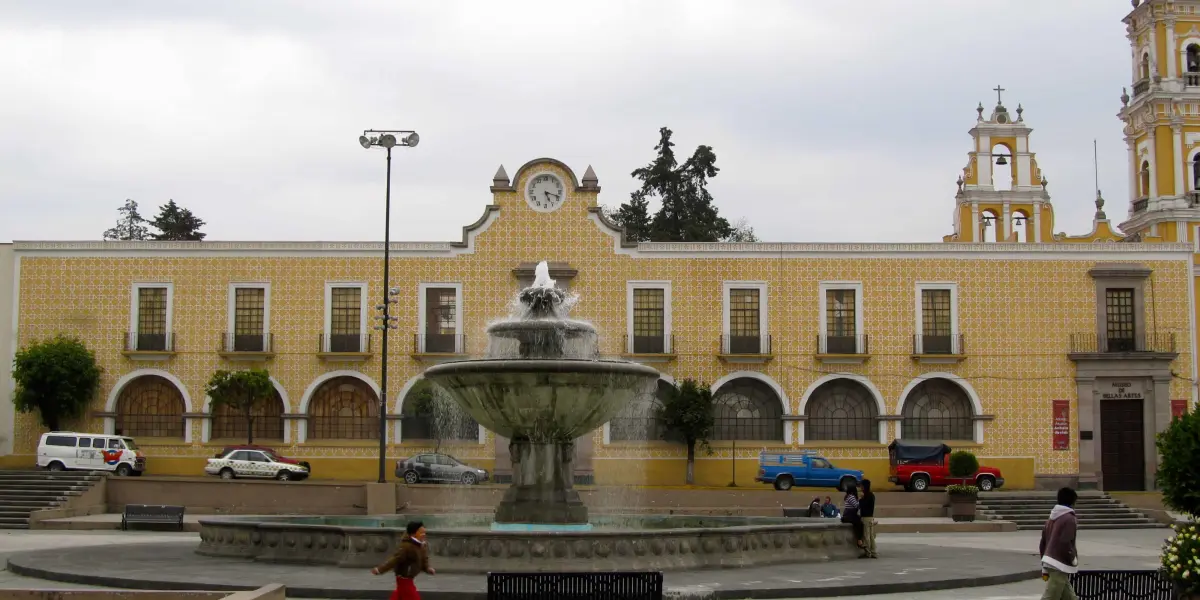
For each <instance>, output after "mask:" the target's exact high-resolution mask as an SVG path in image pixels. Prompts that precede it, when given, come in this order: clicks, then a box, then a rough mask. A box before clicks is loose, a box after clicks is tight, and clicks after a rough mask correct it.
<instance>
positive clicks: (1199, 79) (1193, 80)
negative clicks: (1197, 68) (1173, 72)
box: [1183, 73, 1200, 87]
mask: <svg viewBox="0 0 1200 600" xmlns="http://www.w3.org/2000/svg"><path fill="white" fill-rule="evenodd" d="M1183 80H1184V84H1185V85H1187V86H1188V87H1192V86H1200V73H1184V74H1183Z"/></svg>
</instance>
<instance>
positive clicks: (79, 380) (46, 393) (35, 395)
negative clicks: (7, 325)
mask: <svg viewBox="0 0 1200 600" xmlns="http://www.w3.org/2000/svg"><path fill="white" fill-rule="evenodd" d="M100 371H101V369H100V367H99V366H97V365H96V356H95V354H93V353H92V351H91V350H88V348H87V346H85V345H84V344H83V342H81V341H79V340H78V339H76V338H73V337H69V336H65V335H58V336H55V337H54V338H51V339H48V340H42V341H40V342H33V343H32V344H30V345H28V346H26V347H24V348H22V349H20V350H18V351H17V355H16V358H15V359H14V360H13V370H12V376H13V379H14V380H16V382H17V389H16V393H14V394H13V406H15V407H16V409H17V410H18V411H19V412H23V413H29V412H37V413H38V417H40V418H41V421H42V425H44V426H45V427H46V428H47V429H49V430H50V431H58V430H60V429H62V426H63V423H64V421H68V420H71V419H77V418H79V417H81V416H83V414H84V412H86V410H87V407H88V405H89V404H91V401H92V399H93V398H95V396H96V390H97V389H98V388H99V387H100Z"/></svg>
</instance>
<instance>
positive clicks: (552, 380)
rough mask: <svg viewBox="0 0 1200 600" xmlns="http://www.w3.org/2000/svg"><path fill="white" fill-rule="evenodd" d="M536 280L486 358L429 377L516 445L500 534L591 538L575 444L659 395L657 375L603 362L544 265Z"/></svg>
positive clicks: (500, 511)
mask: <svg viewBox="0 0 1200 600" xmlns="http://www.w3.org/2000/svg"><path fill="white" fill-rule="evenodd" d="M534 275H535V278H534V281H533V285H532V286H530V287H528V288H526V289H524V290H522V291H521V293H520V294H519V296H518V299H519V306H518V308H517V310H516V311H515V312H516V314H515V315H514V317H513V318H510V319H507V320H504V321H500V322H498V323H494V324H492V325H491V326H489V327H488V328H487V333H488V337H489V344H488V357H487V358H484V359H477V360H464V361H456V362H449V363H444V364H440V365H435V366H433V367H430V368H429V369H427V370H426V371H425V378H426V379H428V380H429V381H431V382H432V383H433V384H434V385H436V386H438V387H440V388H442V389H443V390H445V391H446V392H447V393H448V394H449V395H450V396H451V397H453V398H454V399H455V400H456V401H457V402H458V403H459V405H461V406H462V407H463V409H464V410H466V411H467V413H468V414H470V415H471V416H472V417H474V418H475V420H476V421H478V422H479V423H480V424H481V425H483V426H484V427H486V428H487V429H489V430H491V431H492V432H494V433H496V434H497V435H502V436H504V437H506V438H508V439H509V440H511V441H510V442H509V454H510V455H511V456H512V462H513V482H512V485H511V486H510V487H509V489H508V491H507V492H506V493H505V496H504V499H503V500H501V502H500V505H499V506H498V507H497V508H496V520H495V523H494V525H493V529H496V530H524V531H528V530H558V531H564V530H587V529H590V528H591V525H590V524H589V523H588V511H587V507H586V506H584V504H583V502H582V501H581V500H580V499H579V493H578V492H577V491H575V489H574V475H573V469H572V465H571V460H572V457H573V456H574V455H575V439H576V438H578V437H579V436H581V435H590V433H591V432H592V431H594V430H595V429H596V428H597V427H600V426H601V425H603V424H604V423H606V422H607V421H608V420H609V419H611V418H612V417H613V416H615V415H616V414H617V413H618V412H619V411H620V410H621V408H622V407H624V406H625V404H626V403H628V402H629V401H630V400H632V399H634V398H635V397H636V396H639V395H640V396H649V395H652V394H653V393H654V391H655V388H656V386H657V382H658V376H659V374H658V371H656V370H655V369H653V368H650V367H647V366H645V365H640V364H637V363H630V362H625V361H615V360H599V358H598V357H599V348H598V336H597V335H596V329H595V328H594V327H592V326H591V324H589V323H586V322H583V321H574V320H570V319H567V318H566V317H567V312H568V311H569V309H570V307H571V305H572V304H573V302H571V301H568V300H569V299H568V297H567V294H566V292H564V291H563V290H561V289H559V288H557V287H555V285H554V280H553V279H550V273H549V268H548V266H547V265H546V263H545V262H542V263H540V264H538V265H537V268H536V269H535V271H534Z"/></svg>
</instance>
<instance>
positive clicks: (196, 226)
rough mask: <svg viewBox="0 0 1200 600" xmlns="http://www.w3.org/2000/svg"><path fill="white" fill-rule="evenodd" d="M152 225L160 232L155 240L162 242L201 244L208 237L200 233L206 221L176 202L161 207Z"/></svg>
mask: <svg viewBox="0 0 1200 600" xmlns="http://www.w3.org/2000/svg"><path fill="white" fill-rule="evenodd" d="M150 224H151V225H153V226H154V227H155V228H157V229H158V230H159V232H160V233H156V234H153V238H154V239H155V240H157V241H160V242H199V241H201V240H203V239H204V236H205V235H207V234H205V233H201V231H200V228H201V227H203V226H204V221H202V220H200V218H199V217H197V216H196V215H193V214H192V211H190V210H188V209H186V208H182V207H180V206H179V205H178V204H175V201H174V200H170V201H168V202H167V203H166V204H164V205H162V206H160V207H159V208H158V216H157V217H154V220H153V221H151V222H150Z"/></svg>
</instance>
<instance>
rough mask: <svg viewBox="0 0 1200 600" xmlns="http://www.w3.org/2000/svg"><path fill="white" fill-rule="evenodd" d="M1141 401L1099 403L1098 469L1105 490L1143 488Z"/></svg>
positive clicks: (1144, 464) (1143, 453)
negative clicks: (1102, 476)
mask: <svg viewBox="0 0 1200 600" xmlns="http://www.w3.org/2000/svg"><path fill="white" fill-rule="evenodd" d="M1142 402H1144V401H1143V400H1104V401H1101V402H1100V470H1101V472H1102V473H1103V475H1104V489H1105V490H1106V491H1111V492H1117V491H1141V490H1145V489H1146V458H1145V446H1144V444H1145V437H1143V436H1144V435H1145V430H1144V423H1143V419H1142Z"/></svg>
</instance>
